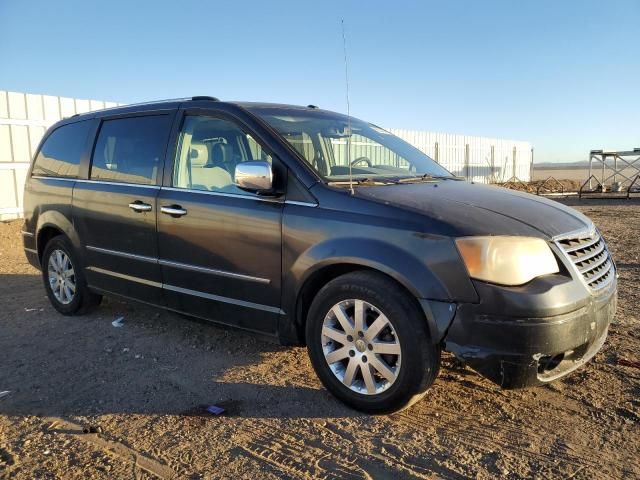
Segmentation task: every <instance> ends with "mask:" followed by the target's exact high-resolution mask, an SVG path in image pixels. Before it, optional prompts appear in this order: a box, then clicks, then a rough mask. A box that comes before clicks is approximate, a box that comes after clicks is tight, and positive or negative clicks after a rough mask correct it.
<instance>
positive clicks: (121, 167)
mask: <svg viewBox="0 0 640 480" xmlns="http://www.w3.org/2000/svg"><path fill="white" fill-rule="evenodd" d="M170 126H171V117H170V116H169V115H153V116H145V117H129V118H119V119H116V120H105V121H104V122H103V123H102V126H101V127H100V133H99V134H98V140H97V142H96V146H95V148H94V150H93V158H92V162H91V178H92V179H93V180H108V181H110V182H123V183H138V184H146V185H152V184H155V183H156V178H157V177H158V172H159V171H160V170H161V167H162V162H163V159H164V151H165V148H166V145H167V137H168V136H169V128H170Z"/></svg>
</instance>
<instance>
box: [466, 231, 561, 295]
mask: <svg viewBox="0 0 640 480" xmlns="http://www.w3.org/2000/svg"><path fill="white" fill-rule="evenodd" d="M456 246H457V247H458V251H459V252H460V255H461V256H462V259H463V260H464V263H465V265H466V266H467V270H468V271H469V276H470V277H472V278H475V279H477V280H484V281H486V282H491V283H498V284H501V285H511V286H513V285H522V284H524V283H527V282H528V281H530V280H533V279H534V278H536V277H539V276H540V275H547V274H551V273H557V272H558V271H559V269H558V262H557V261H556V258H555V256H554V255H553V252H552V251H551V249H550V248H549V245H547V242H545V241H544V240H542V239H541V238H531V237H463V238H458V239H456Z"/></svg>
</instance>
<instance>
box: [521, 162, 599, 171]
mask: <svg viewBox="0 0 640 480" xmlns="http://www.w3.org/2000/svg"><path fill="white" fill-rule="evenodd" d="M533 168H537V169H544V170H574V169H576V170H578V169H583V168H589V162H586V161H580V162H541V163H535V162H534V164H533Z"/></svg>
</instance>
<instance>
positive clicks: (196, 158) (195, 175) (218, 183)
mask: <svg viewBox="0 0 640 480" xmlns="http://www.w3.org/2000/svg"><path fill="white" fill-rule="evenodd" d="M189 160H190V163H191V188H194V189H196V190H220V189H223V188H225V187H228V186H230V185H233V179H232V178H231V175H230V174H229V172H228V171H227V170H226V169H224V168H222V167H220V166H216V165H214V164H213V162H211V161H210V158H209V148H208V146H207V145H206V144H204V143H195V142H194V143H192V144H191V147H190V150H189Z"/></svg>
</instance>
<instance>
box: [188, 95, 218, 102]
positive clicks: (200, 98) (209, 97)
mask: <svg viewBox="0 0 640 480" xmlns="http://www.w3.org/2000/svg"><path fill="white" fill-rule="evenodd" d="M191 100H193V101H196V100H213V101H214V102H219V101H220V99H219V98H216V97H211V96H209V95H196V96H195V97H191Z"/></svg>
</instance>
